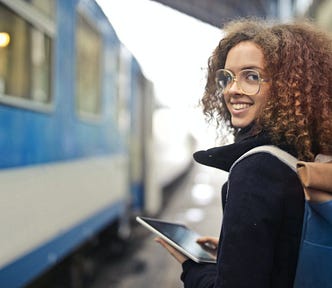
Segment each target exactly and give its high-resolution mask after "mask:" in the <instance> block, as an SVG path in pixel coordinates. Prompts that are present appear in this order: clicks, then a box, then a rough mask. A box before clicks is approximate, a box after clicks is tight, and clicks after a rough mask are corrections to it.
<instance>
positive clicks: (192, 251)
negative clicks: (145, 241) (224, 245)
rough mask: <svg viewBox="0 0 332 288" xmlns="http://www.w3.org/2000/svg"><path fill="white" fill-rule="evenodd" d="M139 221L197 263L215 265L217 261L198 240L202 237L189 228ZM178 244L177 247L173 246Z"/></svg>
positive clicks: (151, 220) (145, 220)
mask: <svg viewBox="0 0 332 288" xmlns="http://www.w3.org/2000/svg"><path fill="white" fill-rule="evenodd" d="M137 221H138V222H140V223H141V224H143V225H144V226H146V227H147V228H149V229H150V230H151V231H153V232H155V233H156V232H159V233H157V234H158V235H159V236H164V237H162V238H164V239H165V240H170V241H167V242H168V243H170V244H171V245H172V246H173V247H175V248H177V249H178V250H180V251H181V252H182V253H183V254H185V255H186V256H188V257H189V258H191V259H192V260H194V261H196V262H209V263H215V262H216V259H215V257H214V256H212V255H211V254H210V253H208V252H206V251H205V250H204V249H203V248H202V246H201V245H199V244H198V243H196V240H197V239H198V238H199V237H201V235H199V234H198V233H196V232H194V231H193V230H190V229H189V228H188V227H186V226H185V225H182V224H178V223H171V222H166V221H161V220H157V219H151V218H146V217H137ZM173 244H176V245H173Z"/></svg>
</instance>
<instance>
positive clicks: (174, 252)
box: [155, 237, 188, 264]
mask: <svg viewBox="0 0 332 288" xmlns="http://www.w3.org/2000/svg"><path fill="white" fill-rule="evenodd" d="M155 241H156V242H157V243H159V244H161V245H162V246H163V247H164V248H165V249H166V250H167V251H168V252H169V253H170V254H171V255H172V256H173V257H174V258H175V259H176V260H177V261H178V262H179V263H181V264H182V263H183V262H185V261H186V260H188V257H187V256H185V255H183V254H182V253H181V252H179V251H178V250H177V249H175V248H174V247H173V246H171V245H169V244H168V243H167V242H166V241H165V240H163V239H161V238H160V237H157V238H155Z"/></svg>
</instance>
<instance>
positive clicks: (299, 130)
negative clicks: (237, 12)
mask: <svg viewBox="0 0 332 288" xmlns="http://www.w3.org/2000/svg"><path fill="white" fill-rule="evenodd" d="M224 32H225V37H223V39H221V40H220V42H219V44H218V46H217V47H216V48H215V50H214V51H213V53H212V56H211V57H210V58H209V61H208V74H207V82H206V86H205V91H204V95H203V98H202V100H201V102H202V104H203V112H204V114H205V115H206V116H207V117H208V118H209V120H215V121H216V122H217V124H218V125H225V126H226V128H228V130H229V131H232V132H233V134H234V135H236V134H237V133H238V131H239V129H237V128H235V127H232V124H231V121H230V119H231V115H230V113H229V111H228V110H227V107H226V105H225V103H224V100H223V97H222V95H220V94H219V92H218V89H217V86H216V83H215V72H216V71H217V70H218V69H220V68H223V67H224V65H225V61H226V57H227V54H228V52H229V50H230V49H231V48H232V47H234V46H236V45H237V44H238V43H240V42H242V41H251V42H253V43H255V44H256V45H258V46H259V47H260V48H261V49H262V52H263V55H264V59H265V72H266V73H267V75H269V77H270V79H271V88H270V93H269V97H268V100H267V103H266V104H265V106H264V107H263V110H262V113H261V114H260V116H259V117H258V119H257V120H256V122H255V126H254V130H253V131H255V133H259V132H260V131H266V132H267V133H268V134H269V135H270V137H271V140H272V142H273V143H274V144H288V145H291V146H293V147H294V148H295V149H296V151H297V153H298V158H299V159H300V160H305V161H311V160H313V159H314V157H315V155H316V154H318V153H324V154H332V118H331V117H332V99H331V92H332V42H331V38H330V37H329V35H328V34H326V33H324V32H323V31H321V30H319V29H318V28H317V27H316V26H315V25H314V24H312V23H310V22H309V21H304V22H298V23H291V24H278V23H271V22H266V21H264V20H258V19H240V20H236V21H233V22H230V23H229V24H228V25H227V26H225V27H224Z"/></svg>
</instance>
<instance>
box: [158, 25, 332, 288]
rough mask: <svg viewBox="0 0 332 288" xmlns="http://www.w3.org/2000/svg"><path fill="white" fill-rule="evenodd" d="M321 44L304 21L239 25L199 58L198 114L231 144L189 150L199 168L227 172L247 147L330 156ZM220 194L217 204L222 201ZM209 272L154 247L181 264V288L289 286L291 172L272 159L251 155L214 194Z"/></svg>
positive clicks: (295, 211)
mask: <svg viewBox="0 0 332 288" xmlns="http://www.w3.org/2000/svg"><path fill="white" fill-rule="evenodd" d="M331 43H332V42H331V39H330V38H329V37H328V36H327V34H324V33H323V32H321V31H319V30H318V29H316V28H315V27H314V26H313V25H312V24H310V23H301V24H295V23H293V24H274V25H272V24H270V23H265V22H263V21H255V20H239V21H236V22H232V23H230V24H229V25H228V26H227V27H225V37H224V38H223V39H222V40H221V41H220V42H219V45H218V46H217V47H216V49H215V50H214V52H213V54H212V56H211V57H210V59H209V67H208V75H207V83H206V89H205V93H204V96H203V99H202V104H203V108H204V109H203V111H204V113H205V114H206V115H207V116H208V117H209V118H211V119H215V120H216V121H217V123H218V124H220V125H226V126H227V128H228V129H229V131H232V132H233V133H234V135H235V143H233V144H230V145H227V146H223V147H216V148H212V149H209V150H207V151H199V152H196V153H195V154H194V158H195V160H196V161H198V162H199V163H202V164H204V165H208V166H212V167H216V168H219V169H222V170H225V171H229V169H230V167H231V166H232V164H233V163H234V162H235V161H236V160H237V159H238V158H239V157H240V156H241V155H242V154H244V153H245V152H247V151H249V150H250V149H252V148H254V147H257V146H261V145H266V144H270V145H271V144H272V145H276V146H278V147H279V148H281V149H283V150H285V151H287V152H289V153H290V154H292V155H294V156H295V157H297V158H298V159H300V160H306V161H308V160H313V159H314V156H315V155H316V154H318V153H319V152H321V153H325V154H331V153H332V121H331V119H332V98H331V92H332V48H331ZM226 193H227V197H226ZM222 203H223V212H224V215H223V220H222V227H221V233H220V238H219V239H215V238H211V237H204V238H202V239H199V240H198V242H199V243H202V244H204V243H206V242H210V243H214V244H217V246H218V249H217V264H196V263H194V262H193V261H191V260H188V259H187V258H186V257H185V256H184V255H182V254H180V253H179V252H177V251H176V250H174V249H173V248H172V247H170V246H169V245H168V244H167V243H165V242H164V241H163V240H161V239H159V238H158V239H157V241H158V242H159V243H161V244H162V245H163V246H164V247H165V248H166V249H167V250H168V251H169V252H170V253H171V254H172V255H173V256H174V257H175V258H176V259H177V260H178V261H179V262H180V263H181V264H182V267H183V273H182V276H181V279H182V281H183V282H184V286H185V287H190V288H194V287H200V288H202V287H225V288H241V287H248V288H268V287H280V288H287V287H292V286H293V282H294V277H295V272H296V264H297V258H298V250H299V244H300V239H301V231H302V220H303V211H304V205H303V204H304V195H303V189H302V187H301V184H300V182H299V180H298V177H297V175H296V173H295V172H293V171H292V170H291V169H290V168H289V167H288V166H287V165H286V164H284V163H283V162H281V161H280V160H279V159H277V158H276V157H275V156H273V155H271V154H268V153H264V152H260V153H256V154H253V155H251V156H249V157H247V158H245V159H244V160H242V161H241V162H239V163H238V164H237V165H236V166H234V168H233V169H232V171H231V173H230V174H229V179H228V183H226V184H225V185H224V186H223V188H222Z"/></svg>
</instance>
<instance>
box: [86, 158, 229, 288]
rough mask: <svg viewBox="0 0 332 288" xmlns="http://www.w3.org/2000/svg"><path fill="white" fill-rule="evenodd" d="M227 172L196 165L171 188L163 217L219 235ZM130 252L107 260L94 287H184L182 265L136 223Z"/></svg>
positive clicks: (200, 230) (129, 248)
mask: <svg viewBox="0 0 332 288" xmlns="http://www.w3.org/2000/svg"><path fill="white" fill-rule="evenodd" d="M226 178H227V173H224V172H222V171H219V170H217V169H214V168H209V167H204V166H202V165H198V164H194V167H193V168H192V170H191V171H190V173H189V174H188V175H187V176H186V177H185V178H184V179H183V181H181V182H180V183H179V184H178V185H177V186H176V187H175V188H174V191H171V194H172V196H171V197H170V199H169V201H168V204H167V206H166V207H165V209H164V211H163V212H162V213H161V215H160V216H158V217H159V218H161V219H164V220H167V221H168V220H169V221H177V222H182V223H184V224H186V225H187V226H189V227H191V228H192V229H194V230H196V231H197V232H198V233H200V234H202V235H211V236H216V237H218V236H219V230H220V223H221V221H222V210H221V197H220V189H221V185H222V183H223V182H224V181H225V180H226ZM131 238H132V239H131V243H129V244H128V245H129V247H128V252H127V253H126V255H123V256H121V257H118V258H116V259H112V260H111V261H109V263H106V264H105V265H104V266H103V267H102V269H101V270H100V272H99V273H98V276H97V278H96V280H95V281H94V283H93V285H92V286H91V288H134V287H135V288H137V287H142V288H143V287H149V288H154V287H162V288H179V287H182V282H181V280H180V274H181V266H180V265H179V264H178V262H176V261H175V260H174V259H173V258H172V257H171V256H170V255H169V254H168V253H167V252H166V251H165V250H164V249H163V248H162V247H161V246H160V245H159V244H158V243H156V242H155V241H154V240H153V239H154V235H153V234H152V233H150V232H149V231H147V230H146V229H145V228H144V227H142V226H141V225H136V226H135V227H134V230H133V236H132V237H131Z"/></svg>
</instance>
